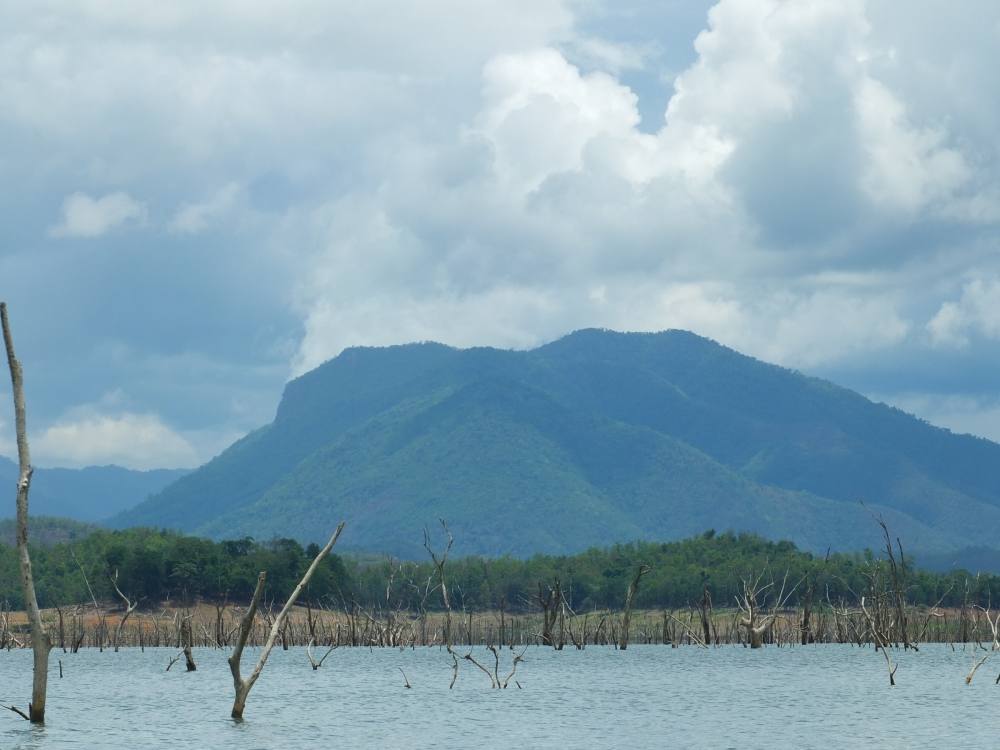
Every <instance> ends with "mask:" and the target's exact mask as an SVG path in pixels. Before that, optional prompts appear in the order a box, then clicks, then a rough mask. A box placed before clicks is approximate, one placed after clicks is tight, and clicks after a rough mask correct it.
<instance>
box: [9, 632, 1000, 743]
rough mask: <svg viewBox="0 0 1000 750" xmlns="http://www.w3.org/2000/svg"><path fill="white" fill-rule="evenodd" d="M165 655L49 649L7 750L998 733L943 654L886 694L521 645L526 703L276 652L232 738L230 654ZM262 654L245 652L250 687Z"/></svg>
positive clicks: (759, 662)
mask: <svg viewBox="0 0 1000 750" xmlns="http://www.w3.org/2000/svg"><path fill="white" fill-rule="evenodd" d="M174 653H175V652H174V651H173V650H169V649H147V650H146V652H145V653H141V652H139V651H138V650H134V649H129V650H126V651H122V652H121V653H118V654H115V653H112V652H108V651H106V652H104V653H98V652H96V651H92V650H88V651H85V652H81V653H79V654H62V653H60V652H57V651H54V652H53V653H52V664H51V667H52V671H51V674H50V679H49V705H48V714H49V716H48V724H47V725H46V726H45V727H44V728H35V727H31V726H30V725H29V724H28V722H26V721H23V720H21V719H20V718H18V717H17V716H15V715H14V714H12V713H9V712H3V713H2V715H0V749H2V750H7V748H25V749H27V748H46V749H48V750H55V749H56V748H120V747H121V748H124V747H129V748H159V747H163V748H168V747H169V748H210V747H211V748H215V747H220V748H227V747H233V748H236V747H238V748H319V747H324V748H325V747H333V746H339V747H352V748H362V747H380V748H408V749H409V748H429V747H453V748H466V747H473V746H483V747H486V746H490V747H498V748H503V749H506V748H534V747H538V748H548V747H552V748H617V747H629V748H663V747H711V748H726V747H732V748H740V750H746V749H747V748H769V749H771V748H828V747H839V748H851V747H860V746H862V745H872V746H878V747H899V748H904V747H926V746H930V745H935V746H937V747H947V748H960V747H970V748H971V747H977V748H983V747H995V746H996V745H997V742H998V740H997V737H998V735H1000V711H998V709H1000V687H998V686H996V685H994V679H995V678H996V676H997V670H998V669H1000V657H997V658H996V660H995V661H990V662H987V663H986V665H985V666H983V668H982V669H981V670H980V672H979V673H978V674H977V676H976V679H975V681H974V682H973V684H972V685H971V686H966V685H965V682H964V677H965V674H966V673H967V672H968V670H969V668H970V667H971V665H972V663H973V653H972V652H971V651H966V652H964V653H963V652H962V651H961V650H958V651H952V650H951V649H950V648H949V647H946V646H925V647H923V648H922V649H921V651H920V653H919V654H913V653H908V654H902V653H900V654H898V655H897V658H898V660H899V662H900V666H899V671H898V672H897V674H896V680H897V683H898V684H897V686H896V687H895V688H891V689H890V688H889V687H888V679H887V676H886V669H885V664H884V661H883V659H882V657H881V655H878V654H876V653H875V652H873V651H872V650H871V649H857V648H851V647H847V646H830V645H824V646H809V647H798V648H781V649H779V648H774V647H771V648H765V649H763V650H760V651H749V650H747V649H743V648H738V647H726V648H720V649H713V650H708V651H706V650H703V649H696V648H691V647H686V648H680V649H670V648H667V647H663V646H632V647H630V648H629V649H628V650H627V651H615V650H613V649H609V648H597V647H588V648H587V649H586V651H583V652H578V651H569V650H567V651H563V652H554V651H552V650H550V649H542V648H531V649H529V650H528V652H527V654H526V655H525V659H526V660H525V662H524V663H522V664H521V665H520V666H519V667H518V672H517V677H518V680H519V681H520V683H521V685H522V687H523V689H522V690H518V689H516V688H515V687H514V686H513V684H512V685H511V687H510V688H509V689H508V690H506V691H498V690H491V689H490V688H489V681H488V680H487V679H486V677H485V675H483V673H482V672H479V671H478V670H477V669H476V668H475V667H474V666H473V665H472V664H469V663H463V664H462V665H461V671H460V673H459V678H458V682H457V683H456V684H455V688H454V690H451V691H449V690H448V683H449V682H450V681H451V660H450V658H449V657H448V656H447V654H446V653H445V652H443V651H440V650H437V649H418V650H416V651H403V652H401V651H398V650H389V649H384V650H375V651H368V650H364V649H339V650H337V651H334V652H333V654H332V655H331V656H330V657H329V659H327V661H326V663H325V664H324V666H323V667H322V669H320V670H319V671H316V672H314V671H312V670H311V669H310V668H309V664H308V662H307V660H306V655H305V653H304V651H303V650H302V649H291V650H289V651H280V650H278V651H275V652H274V653H272V655H271V659H270V660H269V661H268V664H267V667H266V669H265V670H264V673H263V675H262V676H261V678H260V681H259V682H258V683H257V685H256V686H255V687H254V689H253V692H252V693H251V694H250V699H249V701H248V703H247V710H246V720H245V721H244V722H242V723H236V722H233V721H232V720H231V719H229V718H228V716H229V710H230V708H231V706H232V681H231V678H230V676H229V669H228V666H227V664H226V661H225V659H226V656H227V653H225V652H222V651H211V650H205V649H202V650H198V651H196V654H195V655H196V659H197V661H198V671H197V672H193V673H190V674H188V673H185V672H184V670H183V660H182V661H181V662H179V663H178V664H177V665H175V666H174V667H173V669H171V670H170V672H165V671H164V670H165V668H166V666H167V663H168V662H169V660H170V658H171V657H172V656H173V655H174ZM460 653H465V652H464V650H463V651H460ZM477 653H478V655H479V657H480V660H481V661H483V662H485V661H487V659H492V657H491V656H490V655H489V654H488V653H486V652H483V651H482V649H477ZM979 653H980V654H982V653H984V652H979ZM256 656H257V652H256V651H255V650H252V649H248V650H247V652H246V653H245V654H244V663H245V665H246V666H245V668H244V672H249V669H250V665H252V663H253V660H255V659H256ZM504 656H505V661H508V662H509V658H510V657H509V653H507V654H505V655H504ZM59 659H61V660H62V663H63V670H64V677H63V678H62V679H59V676H58V660H59ZM399 668H402V669H403V670H404V671H405V672H406V675H407V677H408V678H409V680H410V683H411V684H412V685H413V688H412V689H410V690H407V689H405V688H404V687H403V677H402V675H401V674H400V672H399ZM30 669H31V654H30V652H28V651H14V652H10V653H0V703H7V704H9V703H15V704H17V705H19V706H21V707H22V708H24V707H25V703H26V702H27V700H26V699H27V696H28V695H29V694H30V680H31V678H30ZM507 671H509V667H508V668H507ZM501 674H505V670H504V668H503V666H502V667H501Z"/></svg>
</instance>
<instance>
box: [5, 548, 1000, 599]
mask: <svg viewBox="0 0 1000 750" xmlns="http://www.w3.org/2000/svg"><path fill="white" fill-rule="evenodd" d="M439 541H440V540H439ZM438 548H439V550H440V544H439V545H438ZM317 551H318V547H317V546H316V545H314V544H310V545H308V546H307V547H303V546H302V545H300V544H299V543H298V542H296V541H294V540H291V539H274V540H271V541H268V542H256V541H254V540H252V539H249V538H247V539H242V540H235V541H223V542H214V541H211V540H208V539H202V538H196V537H191V536H183V535H180V534H177V533H174V532H169V531H162V530H160V531H156V530H150V529H129V530H124V531H103V530H102V531H96V532H94V533H92V534H90V535H89V536H86V537H84V538H80V539H75V540H73V541H69V542H59V543H56V544H53V545H51V546H38V547H36V548H35V549H34V550H33V552H32V556H33V562H34V568H35V584H36V588H37V590H38V596H39V600H40V602H41V604H42V606H43V607H51V606H54V605H66V604H74V603H86V602H88V601H89V600H90V595H89V593H88V591H87V586H86V583H85V581H84V575H83V573H84V572H85V573H86V576H87V579H88V580H89V582H90V584H91V586H92V587H93V589H94V591H95V593H96V595H97V596H98V597H99V598H101V599H105V600H111V599H114V593H113V590H112V588H111V584H110V576H111V575H112V574H113V573H114V572H115V571H117V572H118V575H119V585H120V587H121V588H122V590H123V591H124V592H125V593H127V594H128V595H129V596H130V597H133V598H134V597H141V598H143V600H144V603H145V605H146V606H153V605H155V604H158V603H159V602H162V601H165V600H168V599H169V600H170V601H172V602H174V603H186V602H191V601H194V600H223V599H228V600H229V601H231V602H234V603H240V602H246V601H247V600H248V599H249V598H250V596H251V594H252V592H253V588H254V585H255V583H256V579H257V573H258V571H260V570H267V572H268V585H269V590H268V592H267V597H268V598H273V599H275V600H279V601H280V600H281V599H282V598H283V597H284V596H285V595H287V594H288V593H289V592H290V591H291V590H292V588H293V587H294V586H295V584H296V583H297V582H298V580H299V578H300V576H301V574H302V572H303V571H304V570H305V568H306V567H307V566H308V564H309V562H310V561H311V559H312V557H313V556H314V555H315V554H316V552H317ZM640 564H646V565H649V566H651V571H650V573H649V574H648V575H647V576H646V577H645V578H644V579H643V582H642V587H641V589H640V592H639V595H638V598H637V599H636V606H639V607H684V606H686V605H688V604H692V603H694V602H696V601H697V600H699V599H700V598H701V595H702V590H703V586H705V585H707V586H708V588H709V591H710V592H711V595H712V599H713V601H714V602H715V603H716V606H722V607H725V606H730V605H732V604H733V601H734V596H735V595H736V593H737V591H738V590H739V586H740V581H741V577H744V576H747V575H749V574H754V573H760V572H761V571H765V576H766V577H768V578H770V577H773V578H774V579H775V580H776V581H777V585H780V582H781V580H782V579H784V576H785V574H786V572H787V574H788V578H787V580H788V586H789V588H791V587H792V586H794V585H795V584H796V583H797V582H800V581H801V580H802V579H803V578H804V577H805V576H809V579H808V580H810V581H811V582H812V590H813V592H814V593H813V600H814V602H816V603H819V602H822V601H825V600H826V599H827V598H829V599H830V600H831V601H833V602H837V601H839V600H841V599H844V600H845V601H848V602H856V601H857V599H858V597H859V596H860V594H861V593H863V592H864V591H865V586H866V578H865V574H866V572H867V571H870V569H871V566H872V565H878V564H881V563H880V562H879V561H878V560H877V558H876V556H874V555H872V554H871V553H859V554H850V555H847V554H832V555H830V556H828V557H822V556H816V555H813V554H810V553H808V552H803V551H801V550H799V549H797V548H796V546H795V545H794V544H792V543H791V542H787V541H783V542H771V541H767V540H764V539H762V538H760V537H758V536H755V535H752V534H740V535H735V534H732V533H725V534H716V533H714V532H712V531H709V532H706V533H704V534H702V535H700V536H697V537H693V538H690V539H686V540H683V541H678V542H668V543H653V542H636V543H631V544H616V545H614V546H612V547H608V548H605V549H590V550H587V551H586V552H583V553H581V554H577V555H569V556H552V555H536V556H534V557H531V558H529V559H517V558H512V557H500V558H492V559H490V558H484V557H477V556H468V557H460V558H454V559H450V560H449V561H448V564H447V568H446V575H447V580H448V584H449V588H450V590H451V592H452V601H453V606H454V607H455V608H456V609H469V610H477V611H481V610H485V609H495V608H497V607H499V606H500V605H501V602H502V603H503V606H504V607H505V608H507V609H509V610H517V609H526V608H531V607H532V606H533V604H532V602H533V600H534V598H535V594H536V593H537V592H538V587H539V585H540V584H541V585H543V586H548V585H550V584H552V583H553V582H554V581H555V579H557V578H558V579H559V580H560V582H561V584H562V587H563V591H564V592H565V594H566V597H567V601H568V602H569V604H570V606H572V607H573V608H574V609H576V610H577V611H585V610H588V609H592V608H602V609H603V608H611V609H615V608H619V607H620V606H621V603H622V598H623V594H624V592H625V589H626V587H627V586H628V582H629V579H630V578H631V576H632V575H633V573H634V571H635V569H636V567H637V566H638V565H640ZM390 579H391V585H390ZM18 580H19V579H18V575H17V558H16V555H15V550H14V548H12V547H10V546H9V545H6V544H0V601H5V602H6V603H7V605H8V606H10V607H13V608H15V609H16V608H19V607H20V606H21V592H20V586H19V583H18ZM429 581H430V582H431V583H428V582H429ZM435 583H436V581H435V579H434V570H433V567H432V565H431V564H430V562H429V561H428V562H400V561H398V560H393V561H389V560H388V559H377V558H372V557H368V558H364V557H350V556H349V557H342V556H337V555H331V556H329V557H328V558H326V560H325V561H324V562H323V564H322V566H321V568H320V569H319V570H318V571H317V573H316V575H315V576H314V578H313V580H312V582H311V584H310V587H309V590H308V592H307V593H306V594H305V595H304V599H305V600H309V601H312V602H313V603H315V604H317V605H321V606H325V607H341V606H344V605H345V604H347V605H350V604H352V603H353V602H358V603H359V604H361V605H362V606H364V607H366V608H367V607H378V606H381V607H384V606H386V604H385V603H386V590H387V586H388V588H389V596H388V599H389V606H390V607H393V608H395V607H403V608H408V609H411V610H419V609H420V608H421V607H422V606H425V607H426V608H427V609H438V608H440V606H441V599H440V594H439V593H438V592H437V591H436V588H435ZM806 588H807V587H806V586H805V585H800V586H799V587H798V588H797V589H796V590H795V592H794V593H793V595H792V597H791V598H790V599H789V602H788V603H789V604H790V605H794V604H795V603H797V602H798V600H799V597H800V596H801V595H803V593H804V592H805V590H806ZM906 588H907V593H908V597H909V599H910V601H911V602H913V603H915V604H928V605H930V604H935V603H937V602H938V601H939V600H942V596H943V597H944V598H943V600H942V604H944V605H946V606H949V605H952V606H959V605H961V604H962V603H963V601H968V602H969V603H972V602H980V603H982V604H984V605H985V604H986V603H988V602H989V601H991V592H992V591H993V590H997V591H998V592H1000V577H998V576H983V575H980V576H970V575H969V574H967V573H965V572H962V571H959V572H950V573H947V574H944V573H931V572H927V571H918V570H914V569H912V568H910V567H909V566H907V570H906Z"/></svg>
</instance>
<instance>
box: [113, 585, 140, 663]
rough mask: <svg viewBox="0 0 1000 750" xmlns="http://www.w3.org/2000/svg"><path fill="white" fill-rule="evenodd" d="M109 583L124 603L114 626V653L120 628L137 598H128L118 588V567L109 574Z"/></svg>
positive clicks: (119, 635)
mask: <svg viewBox="0 0 1000 750" xmlns="http://www.w3.org/2000/svg"><path fill="white" fill-rule="evenodd" d="M111 585H112V586H114V588H115V593H116V594H118V596H119V597H121V600H122V602H123V603H124V604H125V612H124V614H122V616H121V619H119V620H118V627H117V628H115V653H118V645H119V642H120V641H121V637H122V630H124V629H125V622H126V621H127V620H128V618H129V617H131V615H132V613H133V612H135V610H136V609H137V608H138V607H139V599H136V600H135V601H134V602H133V601H132V600H131V599H129V598H128V597H127V596H125V594H123V593H122V590H121V589H120V588H118V569H117V568H115V574H114V575H113V576H111Z"/></svg>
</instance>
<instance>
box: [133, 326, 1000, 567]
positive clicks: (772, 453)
mask: <svg viewBox="0 0 1000 750" xmlns="http://www.w3.org/2000/svg"><path fill="white" fill-rule="evenodd" d="M995 465H1000V445H997V444H995V443H991V442H989V441H986V440H983V439H981V438H973V437H971V436H961V435H955V434H953V433H951V432H950V431H947V430H944V429H942V428H937V427H934V426H932V425H929V424H928V423H926V422H924V421H922V420H919V419H917V418H916V417H913V416H910V415H907V414H905V413H904V412H902V411H900V410H898V409H894V408H893V407H889V406H886V405H884V404H876V403H873V402H871V401H869V400H868V399H866V398H864V397H863V396H861V395H860V394H857V393H854V392H853V391H850V390H848V389H846V388H842V387H840V386H837V385H835V384H833V383H830V382H828V381H824V380H821V379H818V378H813V377H809V376H806V375H803V374H802V373H799V372H797V371H794V370H789V369H787V368H783V367H779V366H777V365H773V364H769V363H766V362H762V361H760V360H756V359H754V358H752V357H748V356H746V355H743V354H740V353H739V352H736V351H734V350H732V349H729V348H726V347H724V346H722V345H721V344H718V343H716V342H714V341H711V340H709V339H705V338H702V337H700V336H697V335H696V334H693V333H690V332H686V331H666V332H660V333H617V332H613V331H606V330H599V329H585V330H583V331H578V332H574V333H572V334H569V335H568V336H565V337H563V338H561V339H559V340H557V341H555V342H551V343H549V344H546V345H543V346H541V347H538V348H536V349H532V350H521V351H507V350H499V349H491V348H488V347H477V348H471V349H457V348H452V347H448V346H445V345H443V344H437V343H422V344H403V345H398V346H392V347H355V348H351V349H347V350H345V351H344V352H342V353H341V354H340V355H339V356H338V357H336V358H334V359H332V360H329V361H328V362H325V363H323V364H322V365H320V366H319V367H317V368H316V369H314V370H312V371H310V372H308V373H305V374H304V375H302V376H300V377H299V378H296V379H295V380H293V381H291V382H290V383H288V384H287V386H286V388H285V392H284V394H283V397H282V400H281V403H280V405H279V407H278V409H277V413H276V416H275V419H274V421H273V422H272V423H271V424H270V425H267V426H265V427H262V428H260V429H259V430H257V431H255V432H254V433H251V434H250V435H248V436H247V437H246V438H244V439H243V440H241V441H238V442H237V443H235V444H234V445H233V446H231V447H230V448H229V449H227V450H226V451H224V452H223V453H222V454H221V455H220V456H219V457H217V458H216V459H214V460H213V461H211V462H209V463H208V464H206V465H205V466H203V467H201V468H199V469H197V470H195V471H194V472H192V473H191V474H189V475H188V476H186V477H184V478H182V479H180V480H179V481H178V482H176V483H174V484H172V485H170V486H168V487H167V488H165V489H164V490H163V491H162V492H161V493H160V494H159V495H157V496H154V497H152V498H150V499H149V500H148V501H146V502H144V503H142V504H140V505H139V506H138V507H136V508H134V509H132V510H130V511H126V512H124V513H122V514H120V515H119V516H117V517H116V518H115V519H113V523H115V524H116V525H135V524H143V525H155V526H159V525H164V526H171V527H174V528H178V529H180V530H183V531H188V532H195V533H204V534H208V535H210V536H213V537H216V538H218V537H220V536H226V535H249V536H255V537H266V536H269V535H274V534H277V535H288V536H296V537H297V538H300V539H303V540H305V541H315V540H318V539H319V538H320V537H322V535H323V533H324V531H325V527H326V526H329V525H331V524H334V523H336V521H337V520H339V519H340V518H341V517H344V518H347V519H348V521H349V524H351V528H352V535H351V537H352V540H351V542H350V544H348V545H347V546H350V547H352V548H355V549H368V550H369V551H378V550H384V551H388V552H393V553H396V554H413V553H415V552H416V551H418V550H419V543H420V538H419V534H420V529H421V528H422V527H423V526H425V525H429V524H432V523H436V519H437V518H438V517H439V516H440V517H445V518H447V519H448V520H449V522H450V523H451V524H452V527H453V530H455V532H456V548H457V549H458V548H460V551H463V552H473V553H484V554H504V553H511V554H521V555H523V554H532V553H534V552H573V551H577V550H579V549H584V548H586V547H588V546H593V545H601V544H607V543H610V542H613V541H628V540H630V539H635V538H639V537H645V538H658V539H676V538H680V537H683V536H685V535H690V534H696V533H700V532H701V531H703V530H704V529H705V528H709V527H714V528H719V529H732V530H734V531H754V532H757V533H761V534H764V535H767V536H770V537H772V538H777V537H781V538H789V539H791V540H793V541H795V542H797V543H800V544H802V545H803V546H805V547H807V548H810V549H816V550H822V549H825V548H826V547H827V546H833V547H834V548H840V549H851V548H859V547H862V546H866V543H867V544H876V543H877V537H876V535H875V534H874V531H873V528H874V524H873V522H872V520H871V515H872V513H877V514H881V515H884V516H885V517H886V519H887V520H889V521H890V522H891V524H892V526H893V528H894V529H895V530H896V531H897V533H899V534H900V535H901V536H903V537H904V538H905V539H907V541H908V543H909V544H910V545H911V546H915V547H918V548H920V549H922V550H926V551H928V552H935V553H946V552H947V551H949V550H952V549H957V548H959V547H963V546H969V545H975V544H984V545H987V544H990V543H991V540H990V538H989V533H988V530H989V529H990V528H996V524H1000V476H995V472H990V471H989V467H990V466H995ZM862 500H863V501H864V502H865V505H864V506H862V505H861V503H860V502H859V501H862ZM505 508H510V509H511V511H510V514H509V515H505V514H504V513H503V512H499V511H502V510H503V509H505Z"/></svg>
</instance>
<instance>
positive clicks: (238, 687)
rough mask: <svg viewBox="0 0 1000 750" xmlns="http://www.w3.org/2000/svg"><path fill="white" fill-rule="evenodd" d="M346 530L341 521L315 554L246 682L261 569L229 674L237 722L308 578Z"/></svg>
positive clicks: (264, 578) (262, 577)
mask: <svg viewBox="0 0 1000 750" xmlns="http://www.w3.org/2000/svg"><path fill="white" fill-rule="evenodd" d="M343 530H344V522H343V521H341V522H340V525H339V526H337V530H336V531H334V532H333V536H331V537H330V541H328V542H327V543H326V546H325V547H323V549H321V550H320V551H319V554H318V555H316V559H315V560H313V561H312V565H310V566H309V569H308V570H306V572H305V575H303V576H302V580H301V581H299V585H298V586H296V587H295V590H294V591H292V593H291V594H290V595H289V597H288V599H287V600H286V601H285V606H284V607H282V608H281V612H279V613H278V616H277V617H276V618H274V622H273V623H272V624H271V632H270V634H269V635H268V636H267V641H266V642H265V643H264V648H263V649H262V650H261V652H260V657H259V658H258V659H257V665H256V666H255V667H254V668H253V672H251V673H250V676H249V677H247V678H246V679H243V677H242V675H241V674H240V659H242V657H243V649H244V647H245V646H246V645H247V638H248V637H249V635H250V630H251V628H252V627H253V621H254V617H255V616H256V614H257V609H258V607H259V606H260V598H261V596H262V595H263V594H264V583H265V582H266V581H267V571H264V570H262V571H261V572H260V575H259V576H258V577H257V588H256V589H254V592H253V599H252V601H251V602H250V608H249V609H248V610H247V612H246V614H245V615H244V616H243V620H242V622H241V623H240V634H239V638H238V640H237V641H236V647H235V648H234V649H233V653H232V656H230V657H229V671H230V672H232V675H233V689H234V691H235V692H236V697H235V698H234V700H233V710H232V713H231V714H230V715H231V716H232V717H233V718H234V719H242V718H243V709H244V708H245V707H246V702H247V696H248V695H250V690H251V689H252V688H253V686H254V683H256V682H257V679H258V678H259V677H260V673H261V672H262V671H263V669H264V665H265V664H266V663H267V657H268V656H270V655H271V650H272V649H273V648H274V642H275V641H276V640H277V638H278V635H279V634H280V633H281V631H282V628H283V627H284V625H285V620H286V619H287V618H288V613H289V612H290V611H291V609H292V607H293V606H294V605H295V600H296V599H298V598H299V594H301V593H302V589H304V588H305V587H306V586H307V585H309V579H311V578H312V576H313V573H315V572H316V568H318V567H319V564H320V562H322V560H323V558H324V557H326V556H327V554H328V553H329V552H330V550H331V549H333V545H335V544H336V543H337V539H339V538H340V532H341V531H343Z"/></svg>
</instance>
